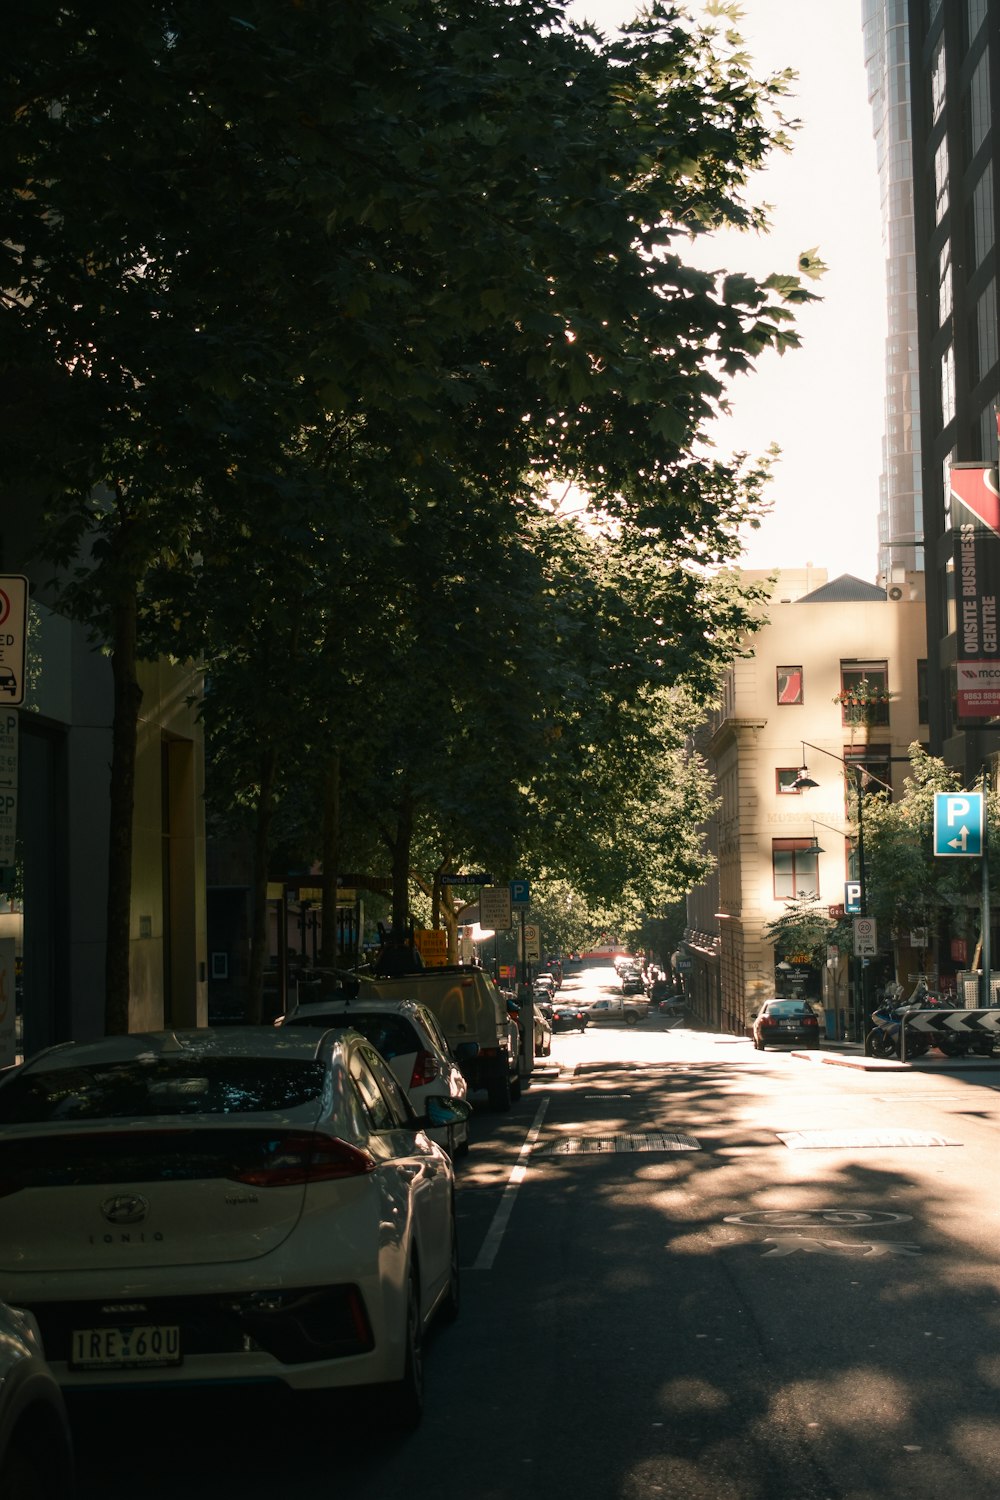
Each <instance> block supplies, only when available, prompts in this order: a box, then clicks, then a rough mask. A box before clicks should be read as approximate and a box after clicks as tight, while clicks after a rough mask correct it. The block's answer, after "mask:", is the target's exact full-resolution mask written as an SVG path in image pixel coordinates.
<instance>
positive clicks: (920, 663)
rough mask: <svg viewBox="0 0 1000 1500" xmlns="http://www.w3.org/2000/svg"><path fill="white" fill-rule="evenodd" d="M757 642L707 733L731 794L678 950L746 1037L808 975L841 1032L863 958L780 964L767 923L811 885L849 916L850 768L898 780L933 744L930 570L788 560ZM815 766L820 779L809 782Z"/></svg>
mask: <svg viewBox="0 0 1000 1500" xmlns="http://www.w3.org/2000/svg"><path fill="white" fill-rule="evenodd" d="M766 576H767V575H766V574H760V573H757V574H754V573H745V574H744V577H745V578H748V579H755V580H760V579H763V578H765V577H766ZM748 644H749V646H750V648H751V649H752V655H749V656H747V657H745V658H742V659H740V660H738V661H736V662H735V663H734V665H733V667H732V668H731V669H730V671H729V673H728V675H727V678H726V681H725V683H724V687H723V695H722V701H721V703H720V706H719V708H718V710H717V712H716V714H715V715H714V716H713V719H712V720H711V722H710V723H709V724H708V725H706V726H705V730H704V732H703V734H702V736H701V737H700V742H699V745H698V748H699V750H700V751H701V752H702V754H704V755H705V756H706V758H707V760H708V763H709V766H710V769H711V770H712V772H713V774H714V776H715V778H716V782H717V787H718V794H719V798H720V805H719V808H718V813H717V815H716V817H715V819H714V820H713V822H712V824H711V825H710V827H709V828H708V829H707V836H708V843H709V847H710V849H711V850H712V852H713V853H714V854H715V855H716V857H717V860H718V868H717V870H716V871H715V872H714V873H713V875H712V877H711V878H710V880H709V881H707V882H706V883H705V884H704V885H703V886H701V887H699V888H698V889H697V890H695V891H694V892H692V894H691V896H690V897H689V899H688V928H687V931H686V933H685V938H684V941H683V943H682V945H681V948H680V950H679V954H678V957H677V962H678V963H679V965H680V967H681V970H682V973H683V975H684V980H685V985H686V988H687V990H688V993H689V994H690V995H691V997H692V1001H693V1008H694V1010H695V1013H696V1014H697V1015H698V1016H700V1018H701V1019H702V1021H703V1022H704V1023H705V1024H707V1025H709V1026H712V1027H714V1028H716V1029H719V1030H722V1031H731V1032H735V1033H736V1034H740V1035H741V1034H742V1033H743V1030H744V1026H745V1024H746V1018H747V1015H748V1014H749V1012H751V1011H752V1010H754V1009H756V1006H757V1004H758V1003H759V1001H760V1000H761V999H762V998H765V997H766V996H768V995H773V994H775V993H791V992H792V988H791V987H793V986H797V987H799V988H801V989H802V990H803V991H804V992H806V993H809V994H811V995H813V996H814V997H815V998H819V999H822V1000H823V1001H824V1003H825V1006H826V1012H827V1031H828V1034H829V1035H834V1034H838V1035H842V1034H844V1032H845V1031H847V1030H849V1029H850V1026H851V1006H850V999H849V993H848V989H849V984H848V982H849V975H850V969H851V967H852V965H851V963H850V962H849V961H848V960H847V959H841V960H840V961H839V962H836V963H834V962H831V963H829V964H828V965H827V967H826V968H825V969H824V970H823V971H822V972H821V973H820V972H816V971H809V969H808V966H802V967H799V966H796V965H795V964H792V965H791V967H790V968H786V970H785V971H784V972H782V971H779V970H778V969H777V968H776V965H777V963H778V961H779V959H781V961H782V962H786V961H787V956H785V958H782V956H781V955H776V953H775V949H774V945H773V944H772V943H771V942H770V941H768V939H767V938H766V937H765V936H764V928H765V927H766V926H767V925H768V924H769V923H771V922H773V921H774V920H775V919H776V918H778V917H780V916H781V915H782V914H783V912H785V911H786V910H787V909H788V902H789V901H792V900H795V899H797V898H800V897H802V896H805V897H807V898H818V901H819V902H820V904H821V906H822V907H823V908H825V909H827V910H828V911H829V912H830V914H831V915H841V914H842V911H843V907H844V905H845V899H846V895H845V893H846V887H847V883H848V882H849V881H852V880H856V879H857V877H858V869H857V851H856V849H855V848H854V840H853V838H852V837H851V834H852V832H853V824H852V822H851V819H850V816H849V809H848V797H847V788H848V784H849V783H852V784H853V783H854V782H855V773H854V772H853V771H852V770H851V769H850V768H851V767H852V766H859V767H862V768H863V769H864V770H866V771H867V772H869V773H870V776H871V778H872V781H871V785H873V786H876V785H878V784H879V783H881V782H885V783H889V784H891V785H892V786H893V787H894V788H895V789H896V790H897V791H899V790H900V789H901V788H902V782H903V778H904V777H905V775H906V772H907V761H906V755H907V749H908V747H909V745H910V744H911V743H912V742H913V741H914V740H920V741H922V742H926V739H927V732H928V730H927V722H926V720H927V706H926V695H927V688H926V629H925V620H924V603H923V575H922V574H907V575H906V576H905V577H904V578H902V579H895V580H894V581H893V585H892V587H891V588H890V589H889V590H888V591H887V590H885V589H882V588H878V587H877V586H876V585H874V584H870V583H865V582H862V581H861V580H860V579H857V578H852V577H850V576H849V575H846V574H845V575H844V576H842V577H840V578H837V579H834V580H833V581H832V582H827V580H826V575H825V572H824V571H823V570H820V569H814V568H810V569H807V570H802V571H801V572H782V573H781V574H780V575H779V577H778V581H777V586H776V588H775V590H774V592H773V595H772V601H771V603H770V605H769V606H768V611H767V624H766V625H764V626H763V627H762V629H761V630H760V631H759V632H758V633H757V634H756V635H755V636H754V637H753V638H752V640H751V641H750V642H749V643H748ZM859 684H860V686H859ZM852 699H853V700H855V701H854V702H853V703H852V702H851V701H850V700H852ZM859 699H864V700H866V701H865V702H863V703H862V704H860V706H859V703H858V700H859ZM803 766H807V767H808V772H809V777H810V778H811V779H812V780H813V781H814V782H816V783H817V785H816V786H815V787H813V788H810V789H802V788H801V787H799V786H796V784H795V783H796V782H797V781H798V780H799V779H800V778H799V772H800V769H801V768H802V767H803ZM880 936H882V935H880ZM884 936H885V937H886V938H887V937H888V935H887V934H886V935H884ZM791 957H792V958H793V959H794V957H795V955H791Z"/></svg>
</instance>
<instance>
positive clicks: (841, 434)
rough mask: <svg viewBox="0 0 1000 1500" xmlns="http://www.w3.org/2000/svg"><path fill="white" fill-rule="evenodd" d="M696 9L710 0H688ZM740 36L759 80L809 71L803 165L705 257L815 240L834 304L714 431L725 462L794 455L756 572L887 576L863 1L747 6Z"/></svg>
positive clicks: (765, 0)
mask: <svg viewBox="0 0 1000 1500" xmlns="http://www.w3.org/2000/svg"><path fill="white" fill-rule="evenodd" d="M638 8H639V6H638V4H637V3H636V0H573V3H572V4H571V7H570V9H571V11H572V12H573V13H575V14H576V15H578V16H585V17H587V18H588V19H589V20H591V21H593V22H595V23H596V24H597V25H598V26H599V27H600V28H601V29H602V30H604V31H606V32H611V31H613V30H614V29H615V26H616V24H618V23H619V22H620V21H622V20H628V19H630V18H631V17H632V16H633V15H634V14H635V12H636V10H637V9H638ZM689 8H690V9H691V10H692V11H693V12H697V10H698V5H697V0H689ZM741 10H742V13H743V18H742V20H741V22H740V23H739V29H740V31H741V32H742V35H743V36H744V37H745V38H746V41H747V44H748V50H749V51H750V53H751V54H752V56H753V58H754V60H755V70H756V72H757V73H758V75H762V74H764V73H770V72H773V71H775V70H777V69H779V68H792V69H794V70H795V72H796V73H797V74H798V82H797V83H796V84H795V85H794V95H793V96H792V97H789V98H788V99H786V101H785V105H786V108H785V112H786V114H790V115H794V116H796V117H798V118H799V119H801V121H802V126H801V129H800V130H798V131H797V132H796V134H795V137H794V149H793V152H792V154H791V155H790V156H786V155H776V156H775V157H774V159H773V165H772V167H771V168H769V170H768V171H766V172H764V173H762V174H760V176H759V177H758V178H756V179H755V180H754V183H753V184H752V196H753V198H754V200H755V201H758V202H766V203H769V204H770V205H771V206H772V212H771V215H770V217H771V222H772V225H773V228H772V231H771V233H770V234H769V235H767V236H766V237H758V236H753V237H747V236H745V235H735V236H734V235H731V236H726V237H725V239H724V240H721V241H720V242H719V244H718V246H717V248H715V250H714V253H712V254H710V255H709V254H707V253H706V252H705V251H704V250H700V251H699V254H698V263H699V264H701V265H703V266H705V267H715V266H718V267H720V268H725V269H726V270H734V271H735V270H745V271H748V272H750V273H751V274H757V275H764V274H767V273H768V272H770V271H780V272H794V271H795V267H796V262H797V260H798V256H799V252H800V251H802V250H807V249H811V248H813V247H814V246H816V247H818V249H819V253H820V256H821V257H822V259H823V260H824V261H825V262H826V264H827V266H828V267H829V271H828V272H827V274H826V275H825V276H824V277H823V279H822V280H821V281H819V282H809V283H807V285H809V286H810V288H811V289H812V290H814V291H817V292H818V293H819V294H820V295H821V297H822V298H823V301H822V302H820V303H817V304H812V305H810V306H809V307H807V308H805V309H803V310H801V311H800V312H799V314H798V317H797V325H798V328H799V332H800V335H801V337H802V341H803V347H802V348H801V349H798V350H793V351H792V352H790V353H788V354H786V355H785V356H784V357H782V358H779V357H778V356H777V355H774V354H766V355H764V356H763V358H762V359H761V360H760V361H759V362H758V366H757V371H756V373H755V374H753V375H750V376H747V377H743V378H741V379H740V380H739V381H738V382H737V383H736V384H735V385H734V386H733V388H732V397H731V399H732V405H733V415H732V417H731V418H730V419H729V420H728V421H727V422H725V423H723V424H720V425H719V427H718V428H717V430H716V431H715V433H714V434H713V436H714V439H715V442H716V444H717V446H718V448H719V450H720V451H721V452H722V453H723V454H725V453H729V452H733V451H736V450H738V449H745V450H746V451H748V452H749V453H751V454H753V455H757V454H763V453H764V452H765V451H766V449H767V448H768V446H769V444H771V443H772V442H774V443H777V445H778V447H779V448H780V449H781V451H782V457H781V459H780V460H779V462H778V465H777V467H776V469H775V477H774V479H773V481H772V484H771V488H770V500H771V503H772V506H773V513H772V515H771V516H770V517H769V518H768V520H767V521H765V523H764V525H763V526H762V527H761V529H760V530H759V531H757V532H754V533H752V534H751V536H750V537H749V538H748V542H747V550H746V553H745V556H744V558H743V563H744V566H746V567H748V568H772V567H774V568H777V567H788V568H794V567H804V566H805V564H806V563H807V562H810V563H813V564H815V565H816V566H817V567H825V568H826V569H827V570H828V572H829V575H830V577H831V578H836V577H838V576H839V575H840V574H841V573H853V574H855V575H856V576H857V577H859V578H865V579H868V580H870V581H874V579H875V572H876V568H877V563H878V556H877V515H878V491H879V476H880V474H881V469H882V457H881V443H882V431H883V399H884V379H883V375H884V363H885V328H886V307H885V255H884V251H883V247H882V239H881V220H880V209H879V185H878V170H877V164H876V156H875V142H874V138H873V136H872V115H871V107H870V105H869V103H868V97H867V79H866V76H865V67H864V51H863V46H862V35H861V14H862V4H861V0H835V3H833V4H831V3H830V0H742V3H741Z"/></svg>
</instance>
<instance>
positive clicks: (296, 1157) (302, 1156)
mask: <svg viewBox="0 0 1000 1500" xmlns="http://www.w3.org/2000/svg"><path fill="white" fill-rule="evenodd" d="M375 1167H376V1162H375V1158H374V1157H373V1156H372V1155H371V1153H370V1152H368V1151H363V1150H361V1149H360V1148H359V1147H357V1146H352V1145H350V1144H349V1142H347V1141H342V1140H340V1139H338V1137H337V1136H333V1135H322V1134H320V1133H313V1132H312V1131H308V1130H289V1131H286V1132H285V1133H284V1134H283V1135H279V1136H276V1137H275V1138H274V1140H272V1141H270V1142H268V1153H267V1160H266V1161H262V1162H261V1163H260V1165H259V1166H251V1167H246V1168H244V1169H242V1170H241V1171H239V1172H237V1173H235V1174H234V1178H233V1180H234V1181H235V1182H243V1183H245V1184H246V1185H247V1186H248V1187H262V1188H266V1187H294V1186H296V1185H297V1184H303V1185H306V1184H309V1183H311V1182H333V1181H336V1180H337V1179H338V1178H343V1177H363V1176H364V1175H365V1173H366V1172H374V1170H375Z"/></svg>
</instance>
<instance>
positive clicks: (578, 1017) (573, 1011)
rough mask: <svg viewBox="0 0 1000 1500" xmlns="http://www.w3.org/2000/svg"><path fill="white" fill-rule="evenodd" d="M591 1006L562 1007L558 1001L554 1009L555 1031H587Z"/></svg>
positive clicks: (553, 1024)
mask: <svg viewBox="0 0 1000 1500" xmlns="http://www.w3.org/2000/svg"><path fill="white" fill-rule="evenodd" d="M589 1009H590V1007H589V1006H585V1005H562V1004H560V1003H559V1001H558V1000H557V1001H556V1003H555V1004H554V1005H553V1007H552V1030H553V1031H586V1029H587V1017H588V1013H589Z"/></svg>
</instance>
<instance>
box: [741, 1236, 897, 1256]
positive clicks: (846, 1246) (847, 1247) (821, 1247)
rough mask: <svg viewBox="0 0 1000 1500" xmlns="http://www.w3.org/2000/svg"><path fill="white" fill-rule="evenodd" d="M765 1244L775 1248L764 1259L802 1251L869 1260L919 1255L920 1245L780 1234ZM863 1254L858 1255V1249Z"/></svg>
mask: <svg viewBox="0 0 1000 1500" xmlns="http://www.w3.org/2000/svg"><path fill="white" fill-rule="evenodd" d="M764 1244H765V1245H773V1246H774V1249H773V1250H765V1251H764V1254H763V1255H762V1256H761V1259H762V1260H769V1259H773V1258H774V1256H776V1255H777V1256H787V1255H794V1254H795V1253H796V1252H797V1251H801V1252H802V1253H803V1254H804V1255H844V1254H846V1255H849V1256H854V1257H855V1258H857V1259H862V1260H867V1259H870V1258H871V1257H872V1256H873V1255H874V1256H886V1255H919V1254H920V1246H919V1245H915V1244H913V1243H912V1242H911V1241H908V1240H871V1241H869V1242H868V1243H867V1244H865V1243H858V1244H854V1243H853V1242H852V1241H847V1240H810V1239H806V1238H805V1237H800V1236H796V1235H788V1236H787V1237H786V1236H780V1237H779V1236H778V1235H769V1236H768V1238H767V1239H766V1240H765V1241H764ZM859 1250H860V1251H861V1255H860V1256H858V1251H859Z"/></svg>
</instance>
